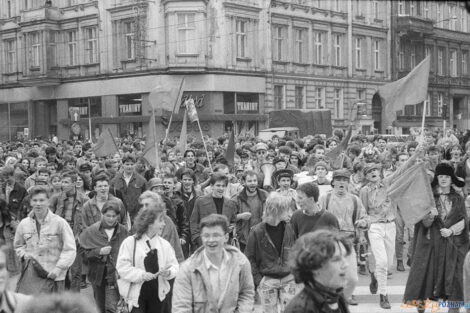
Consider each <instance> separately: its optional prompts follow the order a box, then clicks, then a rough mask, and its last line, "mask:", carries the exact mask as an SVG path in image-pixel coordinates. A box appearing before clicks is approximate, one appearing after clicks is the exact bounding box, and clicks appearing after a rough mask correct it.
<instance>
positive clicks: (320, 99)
mask: <svg viewBox="0 0 470 313" xmlns="http://www.w3.org/2000/svg"><path fill="white" fill-rule="evenodd" d="M315 108H317V109H324V108H325V88H315Z"/></svg>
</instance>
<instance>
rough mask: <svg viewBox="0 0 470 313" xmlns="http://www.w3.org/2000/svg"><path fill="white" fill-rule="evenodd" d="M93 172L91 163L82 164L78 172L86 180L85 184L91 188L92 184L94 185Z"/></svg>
mask: <svg viewBox="0 0 470 313" xmlns="http://www.w3.org/2000/svg"><path fill="white" fill-rule="evenodd" d="M92 170H93V167H92V166H91V164H90V163H88V162H85V163H82V164H81V165H80V166H79V167H78V172H79V173H80V174H81V175H82V177H83V178H84V179H85V180H86V181H85V184H86V185H87V186H91V183H92V179H91V171H92Z"/></svg>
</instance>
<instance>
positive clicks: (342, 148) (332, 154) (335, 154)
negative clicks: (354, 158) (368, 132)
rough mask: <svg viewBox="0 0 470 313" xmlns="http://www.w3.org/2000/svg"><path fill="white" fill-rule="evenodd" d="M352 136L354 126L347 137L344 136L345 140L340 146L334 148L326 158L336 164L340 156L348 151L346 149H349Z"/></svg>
mask: <svg viewBox="0 0 470 313" xmlns="http://www.w3.org/2000/svg"><path fill="white" fill-rule="evenodd" d="M351 135H352V125H349V127H348V131H347V133H346V136H344V138H343V140H341V142H340V144H339V145H337V146H336V148H334V149H333V150H331V151H330V152H328V153H327V154H326V157H327V158H328V159H330V160H331V161H332V162H334V161H335V160H336V159H337V158H338V157H339V155H340V154H341V153H342V152H344V151H346V149H347V148H348V144H349V140H350V139H351ZM341 166H342V165H341Z"/></svg>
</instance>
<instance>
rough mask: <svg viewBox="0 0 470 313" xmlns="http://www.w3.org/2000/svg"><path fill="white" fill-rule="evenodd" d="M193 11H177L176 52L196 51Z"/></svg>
mask: <svg viewBox="0 0 470 313" xmlns="http://www.w3.org/2000/svg"><path fill="white" fill-rule="evenodd" d="M195 16H196V15H195V14H194V13H178V14H177V18H178V25H177V34H178V38H177V40H178V52H177V53H182V54H184V53H196V50H195V49H196V47H197V45H196V41H195V40H196V23H195V21H194V19H195Z"/></svg>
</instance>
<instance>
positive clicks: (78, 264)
mask: <svg viewBox="0 0 470 313" xmlns="http://www.w3.org/2000/svg"><path fill="white" fill-rule="evenodd" d="M80 250H81V249H80V248H78V249H77V256H76V257H75V261H73V264H72V266H71V267H70V268H69V273H68V277H69V280H68V281H67V284H66V287H67V289H70V290H71V291H75V292H80V284H81V282H82V257H81V254H80V253H79V252H80Z"/></svg>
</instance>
